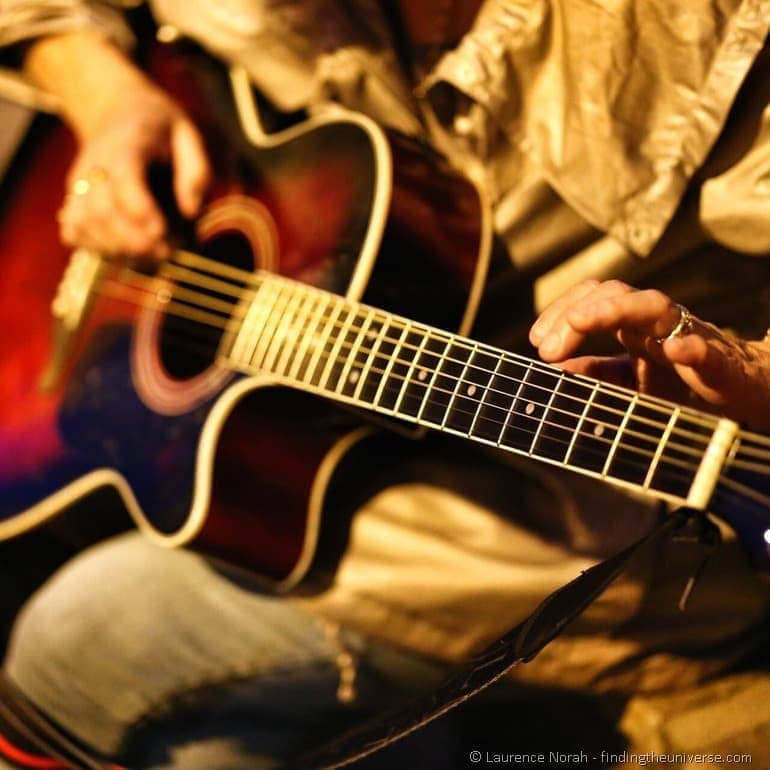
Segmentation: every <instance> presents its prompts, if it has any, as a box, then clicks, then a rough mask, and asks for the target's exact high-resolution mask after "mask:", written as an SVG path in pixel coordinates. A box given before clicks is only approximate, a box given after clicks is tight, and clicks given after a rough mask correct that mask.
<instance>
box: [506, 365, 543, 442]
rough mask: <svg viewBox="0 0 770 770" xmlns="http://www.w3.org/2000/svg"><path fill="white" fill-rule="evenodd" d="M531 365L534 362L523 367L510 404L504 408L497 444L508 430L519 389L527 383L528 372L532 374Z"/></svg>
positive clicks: (519, 393) (519, 392)
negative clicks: (503, 418)
mask: <svg viewBox="0 0 770 770" xmlns="http://www.w3.org/2000/svg"><path fill="white" fill-rule="evenodd" d="M533 367H534V362H530V363H529V364H527V366H526V367H525V371H524V374H523V376H521V377H519V378H518V381H519V384H518V386H517V388H516V393H515V394H514V396H513V399H512V400H511V403H510V405H509V406H508V408H507V409H506V414H505V421H504V422H503V427H502V428H501V429H500V435H499V436H498V437H497V446H502V445H503V438H504V437H505V433H506V431H507V430H508V425H509V423H510V422H511V418H512V417H513V412H514V409H515V407H516V402H517V401H518V400H519V396H520V395H521V391H522V390H523V389H524V387H525V385H526V384H527V378H528V377H529V375H530V374H532V369H533Z"/></svg>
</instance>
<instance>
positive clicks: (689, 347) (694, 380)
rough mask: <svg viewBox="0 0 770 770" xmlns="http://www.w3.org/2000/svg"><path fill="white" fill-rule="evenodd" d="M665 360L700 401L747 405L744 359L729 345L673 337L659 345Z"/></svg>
mask: <svg viewBox="0 0 770 770" xmlns="http://www.w3.org/2000/svg"><path fill="white" fill-rule="evenodd" d="M662 347H663V349H664V353H665V354H666V357H667V358H668V359H669V360H670V361H671V362H672V363H673V365H674V368H675V369H676V372H677V374H679V376H680V377H681V378H682V379H683V380H684V381H685V382H686V383H687V384H688V386H689V387H690V388H691V389H692V390H693V391H694V392H695V393H696V394H697V395H698V396H700V397H701V398H703V399H704V400H706V401H708V402H709V403H711V404H716V405H720V406H721V405H723V404H726V403H731V404H733V405H744V406H747V405H749V404H751V403H752V402H753V400H754V394H753V393H752V392H751V388H750V387H749V381H748V377H747V367H746V363H747V362H746V360H745V358H744V357H743V356H742V355H740V353H739V352H737V351H734V350H732V349H731V344H730V343H729V342H726V341H724V340H720V339H719V338H718V337H716V336H714V337H711V338H706V337H705V336H703V335H701V334H688V335H686V336H685V337H675V338H673V339H670V340H666V341H665V342H664V343H663V346H662Z"/></svg>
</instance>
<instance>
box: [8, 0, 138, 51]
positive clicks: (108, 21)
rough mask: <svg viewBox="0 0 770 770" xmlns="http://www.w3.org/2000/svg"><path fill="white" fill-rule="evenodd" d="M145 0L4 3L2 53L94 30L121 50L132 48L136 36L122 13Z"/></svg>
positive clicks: (55, 0) (70, 0) (10, 1)
mask: <svg viewBox="0 0 770 770" xmlns="http://www.w3.org/2000/svg"><path fill="white" fill-rule="evenodd" d="M140 1H141V0H104V1H103V2H99V1H98V0H97V1H96V2H94V1H93V0H0V49H6V50H7V49H9V48H10V47H13V46H17V45H19V44H23V43H25V42H27V41H29V40H34V39H35V38H39V37H45V36H47V35H56V34H61V33H64V32H73V31H78V30H85V29H90V30H93V31H95V32H97V33H99V34H101V35H103V36H104V37H106V38H107V39H109V40H111V41H112V42H113V43H115V44H116V45H118V46H120V47H121V48H124V49H127V48H130V47H131V46H132V44H133V35H132V33H131V29H130V28H129V26H128V24H127V23H126V20H125V19H124V18H123V14H122V9H125V8H130V7H133V6H136V5H139V4H140Z"/></svg>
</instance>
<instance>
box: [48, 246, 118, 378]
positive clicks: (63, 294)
mask: <svg viewBox="0 0 770 770" xmlns="http://www.w3.org/2000/svg"><path fill="white" fill-rule="evenodd" d="M103 267H104V262H103V260H102V257H101V255H99V254H98V253H97V252H95V251H90V250H89V249H75V251H73V252H72V256H71V257H70V261H69V264H68V265H67V267H66V269H65V270H64V274H63V275H62V278H61V281H59V286H58V288H57V290H56V296H55V297H54V300H53V302H52V303H51V315H52V317H53V330H52V347H51V356H50V359H49V361H48V365H47V366H46V368H45V371H44V372H43V374H42V375H41V377H40V382H39V387H40V389H41V390H43V391H51V390H53V389H54V388H55V387H56V386H57V385H58V383H59V382H60V380H61V377H62V374H63V373H64V369H65V367H66V364H67V361H68V359H69V356H70V353H71V351H72V347H73V345H74V342H75V340H76V339H77V336H78V333H79V332H80V329H81V327H82V325H83V322H84V321H85V319H86V317H87V316H88V311H89V310H90V309H91V305H92V303H93V298H94V294H95V292H94V290H95V288H96V287H97V286H98V285H99V282H100V281H101V278H102V275H103V272H104V271H103Z"/></svg>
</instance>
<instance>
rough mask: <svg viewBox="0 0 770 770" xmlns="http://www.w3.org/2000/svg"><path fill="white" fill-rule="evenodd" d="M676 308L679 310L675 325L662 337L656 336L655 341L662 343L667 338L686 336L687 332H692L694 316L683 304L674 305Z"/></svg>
mask: <svg viewBox="0 0 770 770" xmlns="http://www.w3.org/2000/svg"><path fill="white" fill-rule="evenodd" d="M676 308H677V310H678V311H679V320H678V321H677V322H676V325H675V326H674V328H673V329H672V330H671V331H670V332H669V333H668V334H666V335H664V336H663V337H656V338H655V342H657V343H659V344H661V345H662V344H663V343H664V342H666V341H667V340H673V339H676V338H677V337H686V336H687V335H688V334H692V332H693V329H694V328H695V316H693V314H692V313H691V312H690V311H689V310H688V309H687V308H686V307H685V306H684V305H676Z"/></svg>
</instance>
